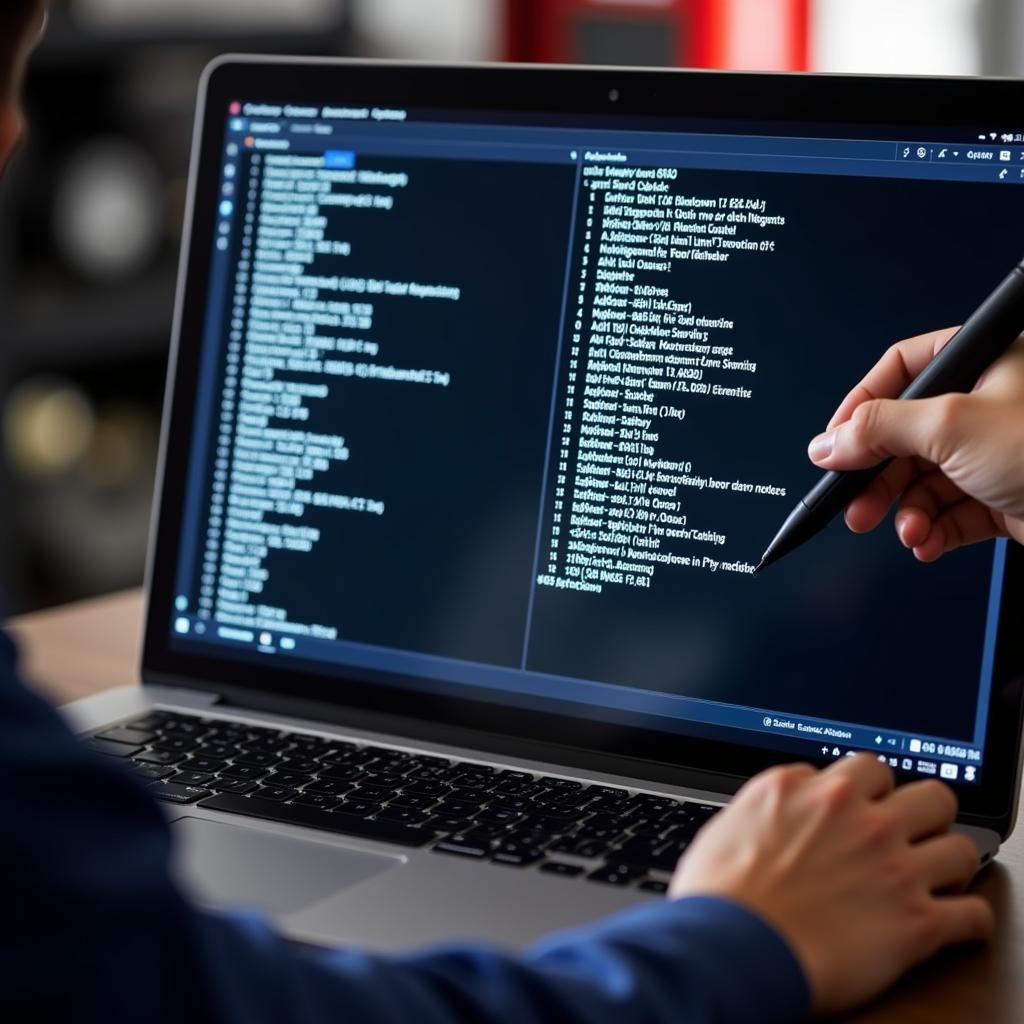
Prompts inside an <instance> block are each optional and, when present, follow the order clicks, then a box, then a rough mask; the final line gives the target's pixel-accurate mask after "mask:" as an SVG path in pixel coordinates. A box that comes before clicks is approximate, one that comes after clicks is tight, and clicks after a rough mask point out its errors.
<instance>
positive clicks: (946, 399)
mask: <svg viewBox="0 0 1024 1024" xmlns="http://www.w3.org/2000/svg"><path fill="white" fill-rule="evenodd" d="M934 401H935V405H934V409H935V421H934V423H933V431H934V434H935V436H936V438H937V440H938V441H939V444H940V446H941V445H942V443H943V442H944V441H948V440H949V439H951V438H954V437H957V436H958V435H959V433H960V431H961V430H962V428H963V422H964V418H965V417H966V415H967V412H968V410H969V409H970V407H971V397H970V396H969V395H961V394H949V395H942V396H940V397H939V398H936V399H935V400H934ZM933 461H936V460H933Z"/></svg>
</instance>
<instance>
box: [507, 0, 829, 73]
mask: <svg viewBox="0 0 1024 1024" xmlns="http://www.w3.org/2000/svg"><path fill="white" fill-rule="evenodd" d="M810 3H811V0H506V12H507V13H506V40H507V46H506V52H507V56H508V59H509V60H518V61H538V62H543V63H569V64H576V63H582V64H633V65H637V64H639V65H653V66H659V65H660V66H676V67H698V68H736V69H746V70H753V69H757V70H764V71H803V70H806V68H807V66H808V20H809V8H810Z"/></svg>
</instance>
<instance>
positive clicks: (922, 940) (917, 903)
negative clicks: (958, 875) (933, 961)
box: [906, 896, 943, 956]
mask: <svg viewBox="0 0 1024 1024" xmlns="http://www.w3.org/2000/svg"><path fill="white" fill-rule="evenodd" d="M906 927H907V932H908V934H909V937H910V942H911V945H912V946H913V947H914V950H915V951H916V952H917V953H919V954H920V955H922V956H930V955H931V954H932V953H934V952H935V951H936V950H937V949H938V948H939V947H940V946H941V945H942V939H943V934H942V918H941V917H940V916H939V914H938V912H937V909H936V907H935V905H934V901H932V900H930V899H927V898H926V897H923V896H915V897H914V898H912V899H911V901H910V903H909V904H908V906H907V908H906Z"/></svg>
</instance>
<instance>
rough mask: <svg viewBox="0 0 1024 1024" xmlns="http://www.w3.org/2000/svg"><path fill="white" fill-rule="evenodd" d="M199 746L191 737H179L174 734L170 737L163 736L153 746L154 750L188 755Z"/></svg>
mask: <svg viewBox="0 0 1024 1024" xmlns="http://www.w3.org/2000/svg"><path fill="white" fill-rule="evenodd" d="M198 746H199V741H198V740H197V739H196V738H195V737H194V736H191V735H179V734H178V733H173V734H172V735H170V736H161V737H160V739H158V740H157V741H156V742H155V743H154V744H153V749H154V750H166V751H171V752H174V753H188V752H190V751H192V750H195V749H196V747H198Z"/></svg>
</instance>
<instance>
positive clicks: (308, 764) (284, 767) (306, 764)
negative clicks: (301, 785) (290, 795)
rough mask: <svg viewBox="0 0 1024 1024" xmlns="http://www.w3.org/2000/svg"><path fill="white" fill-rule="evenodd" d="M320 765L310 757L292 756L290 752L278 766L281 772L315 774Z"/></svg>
mask: <svg viewBox="0 0 1024 1024" xmlns="http://www.w3.org/2000/svg"><path fill="white" fill-rule="evenodd" d="M319 767H320V765H319V764H318V763H317V762H316V761H314V760H313V759H312V758H311V757H292V756H291V755H290V754H289V756H288V757H286V758H285V759H284V760H283V761H282V762H281V763H280V764H279V765H278V766H277V770H278V771H281V772H300V773H301V774H302V775H315V774H316V771H317V769H318V768H319Z"/></svg>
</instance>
